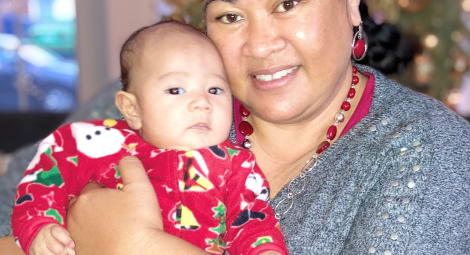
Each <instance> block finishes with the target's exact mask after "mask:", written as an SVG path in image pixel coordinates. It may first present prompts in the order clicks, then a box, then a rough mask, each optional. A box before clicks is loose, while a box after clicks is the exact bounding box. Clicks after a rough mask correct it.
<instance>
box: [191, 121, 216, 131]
mask: <svg viewBox="0 0 470 255" xmlns="http://www.w3.org/2000/svg"><path fill="white" fill-rule="evenodd" d="M190 129H196V130H202V131H206V130H207V131H209V130H211V128H210V127H209V125H208V124H207V123H204V122H199V123H196V124H194V125H192V126H191V127H190Z"/></svg>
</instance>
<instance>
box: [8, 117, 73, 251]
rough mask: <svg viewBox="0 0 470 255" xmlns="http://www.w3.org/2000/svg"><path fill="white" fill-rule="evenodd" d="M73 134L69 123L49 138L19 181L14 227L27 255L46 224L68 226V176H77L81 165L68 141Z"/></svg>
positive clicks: (14, 210)
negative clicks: (69, 149) (66, 218)
mask: <svg viewBox="0 0 470 255" xmlns="http://www.w3.org/2000/svg"><path fill="white" fill-rule="evenodd" d="M69 136H70V132H69V125H67V126H63V127H61V128H59V129H58V130H56V131H55V132H54V133H52V134H51V135H49V136H48V137H46V138H45V139H44V140H43V141H42V142H41V143H40V144H39V147H38V150H37V153H36V155H35V156H34V158H33V159H32V161H31V162H30V164H29V166H28V168H27V170H26V172H25V174H24V177H23V179H22V180H21V181H20V183H19V184H18V187H17V193H16V196H15V203H14V207H13V212H12V229H13V235H14V237H15V238H16V239H17V240H18V243H19V245H20V246H21V248H22V249H23V250H24V251H25V253H26V254H28V253H29V247H30V246H31V243H32V241H33V240H34V238H35V237H36V235H37V233H38V232H39V230H40V229H41V228H42V227H44V226H45V225H47V224H51V223H56V224H60V225H62V226H65V216H66V206H67V205H68V201H69V195H71V194H70V193H69V187H68V185H67V181H66V178H69V179H71V180H73V179H75V178H74V177H73V174H74V173H75V172H76V171H74V170H75V169H76V168H77V158H76V157H74V156H73V155H72V154H69V153H68V152H67V151H68V147H69V144H65V143H64V142H65V141H67V142H70V143H73V139H72V138H71V137H69ZM72 146H73V145H72Z"/></svg>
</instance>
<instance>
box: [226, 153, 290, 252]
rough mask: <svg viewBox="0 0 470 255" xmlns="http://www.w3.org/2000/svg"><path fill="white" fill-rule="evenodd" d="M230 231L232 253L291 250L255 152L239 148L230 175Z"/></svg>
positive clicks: (228, 228)
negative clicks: (269, 203) (277, 217)
mask: <svg viewBox="0 0 470 255" xmlns="http://www.w3.org/2000/svg"><path fill="white" fill-rule="evenodd" d="M226 187H227V192H226V193H227V195H226V204H227V232H226V235H225V237H224V239H225V241H226V242H227V251H228V252H229V254H248V255H252V254H260V253H262V252H265V251H277V252H279V253H280V254H288V252H287V249H286V245H285V241H284V237H283V235H282V233H281V229H280V225H279V222H278V221H277V220H276V218H275V217H274V212H273V210H272V209H271V207H270V206H269V205H268V200H269V186H268V183H267V181H266V179H265V177H264V175H263V174H262V172H261V171H260V169H259V168H258V166H257V165H256V163H255V159H254V155H253V154H252V153H251V152H250V151H247V150H241V151H239V153H238V155H234V156H233V158H232V170H231V173H230V174H229V175H228V176H227V184H226Z"/></svg>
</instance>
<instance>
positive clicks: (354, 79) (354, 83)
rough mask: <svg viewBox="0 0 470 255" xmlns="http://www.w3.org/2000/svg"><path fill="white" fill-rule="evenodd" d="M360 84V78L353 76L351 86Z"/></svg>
mask: <svg viewBox="0 0 470 255" xmlns="http://www.w3.org/2000/svg"><path fill="white" fill-rule="evenodd" d="M358 83H359V77H357V75H353V77H352V81H351V84H353V85H356V84H358Z"/></svg>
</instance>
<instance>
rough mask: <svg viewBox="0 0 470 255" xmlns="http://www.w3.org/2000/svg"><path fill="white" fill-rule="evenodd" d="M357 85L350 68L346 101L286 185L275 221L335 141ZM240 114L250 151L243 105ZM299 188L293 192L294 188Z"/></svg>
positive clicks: (303, 186) (292, 201)
mask: <svg viewBox="0 0 470 255" xmlns="http://www.w3.org/2000/svg"><path fill="white" fill-rule="evenodd" d="M358 83H359V77H358V76H357V68H356V67H355V66H353V67H352V81H351V87H350V89H349V92H348V95H347V96H346V99H345V100H344V101H343V103H342V104H341V107H340V111H339V112H338V113H337V114H336V115H335V119H334V122H333V124H332V125H331V126H330V127H329V128H328V131H327V133H326V140H324V141H323V142H321V143H320V145H319V146H318V147H317V150H316V151H315V153H314V154H313V155H312V157H310V158H309V159H308V160H307V161H306V162H305V164H304V166H302V168H301V169H300V173H299V175H297V176H296V177H294V178H293V179H292V180H291V181H290V182H289V184H287V195H286V196H284V197H283V198H282V199H281V201H279V202H278V203H277V204H276V206H275V207H274V212H275V214H274V216H275V217H276V219H281V218H282V217H283V216H285V215H286V214H287V213H288V212H289V211H290V209H291V208H292V207H293V206H294V202H295V200H296V198H297V197H298V196H299V195H300V194H302V193H303V192H304V191H305V186H306V179H305V177H306V176H307V174H308V173H310V172H311V171H312V169H313V168H314V167H315V165H316V163H317V159H318V157H319V156H320V154H322V153H323V152H324V151H325V150H326V149H328V147H330V145H331V143H332V141H333V140H334V139H335V137H336V134H337V131H338V129H337V126H338V124H340V123H342V122H343V121H344V119H345V117H344V114H345V113H346V112H347V111H349V109H351V100H352V99H353V98H354V96H355V95H356V90H355V86H356V85H357V84H358ZM240 114H241V116H242V121H241V122H240V124H239V126H238V129H239V131H240V133H241V134H242V135H243V136H244V137H245V138H244V139H243V142H242V144H241V145H242V147H244V148H246V149H250V148H251V147H252V144H251V141H250V140H249V136H250V135H251V134H253V127H252V126H251V124H250V123H249V122H248V116H250V111H249V110H248V109H246V108H245V107H244V106H243V105H240ZM298 185H300V187H299V188H298V189H297V190H295V187H294V186H298Z"/></svg>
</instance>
